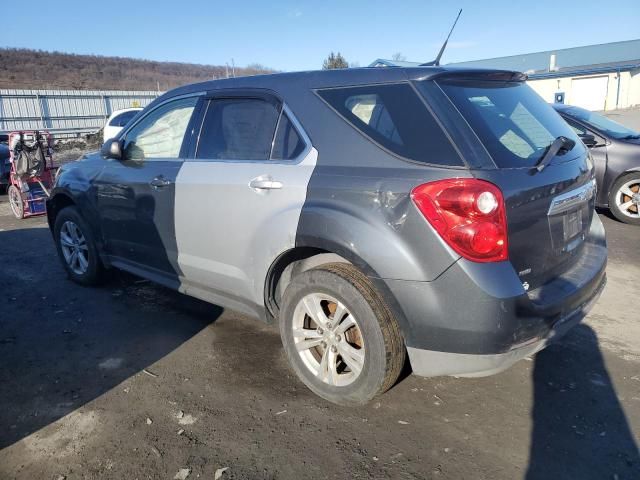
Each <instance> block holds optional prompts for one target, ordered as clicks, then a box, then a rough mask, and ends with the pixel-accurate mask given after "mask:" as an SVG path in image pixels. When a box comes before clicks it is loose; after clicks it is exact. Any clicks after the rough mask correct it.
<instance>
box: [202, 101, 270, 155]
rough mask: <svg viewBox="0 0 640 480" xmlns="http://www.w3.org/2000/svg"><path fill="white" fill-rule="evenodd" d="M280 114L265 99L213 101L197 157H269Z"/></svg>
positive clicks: (203, 128)
mask: <svg viewBox="0 0 640 480" xmlns="http://www.w3.org/2000/svg"><path fill="white" fill-rule="evenodd" d="M279 113H280V112H279V110H278V108H277V107H276V106H275V105H274V104H272V103H270V102H266V101H264V100H261V99H254V98H231V99H218V100H212V101H210V102H209V106H208V108H207V112H206V114H205V117H204V121H203V124H202V129H201V131H200V139H199V141H198V151H197V153H196V158H201V159H220V160H267V159H268V158H269V155H270V153H271V143H272V141H273V135H274V133H275V129H276V123H277V121H278V115H279Z"/></svg>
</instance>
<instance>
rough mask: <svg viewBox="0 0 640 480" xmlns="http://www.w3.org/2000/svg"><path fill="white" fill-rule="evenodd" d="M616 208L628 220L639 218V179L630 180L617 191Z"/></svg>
mask: <svg viewBox="0 0 640 480" xmlns="http://www.w3.org/2000/svg"><path fill="white" fill-rule="evenodd" d="M616 206H617V207H618V210H620V211H621V212H622V213H623V214H624V215H626V216H627V217H630V218H640V179H634V180H630V181H628V182H627V183H625V184H624V185H622V186H621V187H620V189H618V192H617V193H616Z"/></svg>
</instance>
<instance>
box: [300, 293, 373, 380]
mask: <svg viewBox="0 0 640 480" xmlns="http://www.w3.org/2000/svg"><path fill="white" fill-rule="evenodd" d="M292 330H293V339H294V346H295V348H296V351H297V352H298V355H300V358H301V359H302V362H303V363H304V365H305V366H306V367H307V368H308V369H309V371H311V373H313V374H314V375H315V376H316V377H317V378H318V379H320V380H321V381H322V382H323V383H326V384H328V385H331V386H336V387H344V386H347V385H350V384H351V383H353V382H355V381H356V379H357V378H358V377H359V376H360V374H361V373H362V370H363V368H364V362H365V348H364V341H363V337H362V331H361V329H360V326H359V324H358V321H357V320H356V318H355V317H354V316H353V315H352V314H351V312H350V311H349V310H348V309H347V307H346V306H345V305H344V304H343V303H342V302H340V301H339V300H337V299H336V298H334V297H332V296H331V295H326V294H323V293H311V294H308V295H306V296H304V297H303V298H302V299H301V300H300V301H299V302H298V304H297V305H296V308H295V310H294V314H293V323H292Z"/></svg>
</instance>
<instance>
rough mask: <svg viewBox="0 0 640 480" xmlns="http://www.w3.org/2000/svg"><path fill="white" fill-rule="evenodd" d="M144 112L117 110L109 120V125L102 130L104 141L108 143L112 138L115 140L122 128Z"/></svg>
mask: <svg viewBox="0 0 640 480" xmlns="http://www.w3.org/2000/svg"><path fill="white" fill-rule="evenodd" d="M140 110H142V108H138V107H136V108H123V109H122V110H116V111H115V112H113V113H112V114H111V115H110V116H109V118H108V119H107V123H105V124H104V128H103V129H102V141H103V142H106V141H107V140H109V139H110V138H114V137H115V136H116V135H118V133H119V132H120V130H122V128H123V127H124V126H125V125H126V124H127V123H129V120H131V119H132V118H133V117H135V116H136V114H137V113H138V112H139V111H140Z"/></svg>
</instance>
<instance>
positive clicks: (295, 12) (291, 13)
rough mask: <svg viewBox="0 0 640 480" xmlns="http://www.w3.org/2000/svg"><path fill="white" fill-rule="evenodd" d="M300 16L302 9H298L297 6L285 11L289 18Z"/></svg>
mask: <svg viewBox="0 0 640 480" xmlns="http://www.w3.org/2000/svg"><path fill="white" fill-rule="evenodd" d="M301 16H302V10H300V9H299V8H294V9H293V10H289V12H288V13H287V17H290V18H299V17H301Z"/></svg>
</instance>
